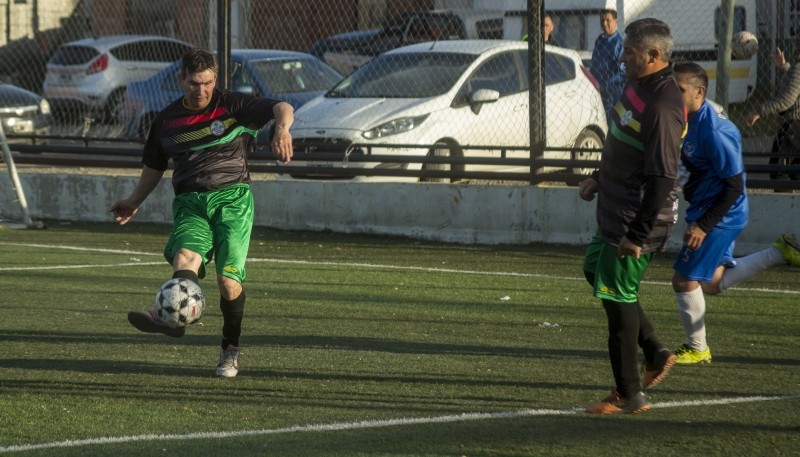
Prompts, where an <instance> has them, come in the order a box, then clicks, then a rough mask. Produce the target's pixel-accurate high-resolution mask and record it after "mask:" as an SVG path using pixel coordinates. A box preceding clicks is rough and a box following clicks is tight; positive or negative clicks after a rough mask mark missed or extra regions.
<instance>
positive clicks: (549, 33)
mask: <svg viewBox="0 0 800 457" xmlns="http://www.w3.org/2000/svg"><path fill="white" fill-rule="evenodd" d="M553 31H555V25H553V16H552V15H550V13H544V19H543V20H542V35H543V36H544V44H549V45H551V46H558V42H556V39H555V38H554V37H553ZM522 41H528V34H527V33H526V34H525V35H523V36H522Z"/></svg>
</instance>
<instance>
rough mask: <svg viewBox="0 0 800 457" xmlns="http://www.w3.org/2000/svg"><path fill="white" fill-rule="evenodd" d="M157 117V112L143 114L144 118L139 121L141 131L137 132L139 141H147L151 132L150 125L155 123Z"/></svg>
mask: <svg viewBox="0 0 800 457" xmlns="http://www.w3.org/2000/svg"><path fill="white" fill-rule="evenodd" d="M155 117H156V115H155V113H148V114H145V115H144V116H142V120H141V121H140V122H139V131H138V132H137V134H138V136H139V141H141V142H142V143H144V142H146V141H147V136H148V135H149V134H150V127H151V126H152V125H153V120H154V119H155Z"/></svg>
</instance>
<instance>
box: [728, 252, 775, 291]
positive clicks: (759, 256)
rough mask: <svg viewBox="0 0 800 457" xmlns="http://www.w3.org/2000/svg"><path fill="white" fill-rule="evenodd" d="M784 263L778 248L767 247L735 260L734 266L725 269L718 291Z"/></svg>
mask: <svg viewBox="0 0 800 457" xmlns="http://www.w3.org/2000/svg"><path fill="white" fill-rule="evenodd" d="M784 263H786V260H784V258H783V254H781V251H779V250H778V248H775V247H772V246H770V247H768V248H766V249H762V250H760V251H758V252H754V253H752V254H750V255H748V256H744V257H740V258H738V259H736V266H735V267H733V268H726V269H725V274H724V275H723V276H722V281H721V282H720V284H719V287H720V290H725V289H728V288H729V287H733V286H734V285H736V284H738V283H740V282H742V281H745V280H747V279H750V278H752V277H753V276H755V275H757V274H759V273H761V272H762V271H764V270H766V269H767V268H769V267H774V266H776V265H782V264H784Z"/></svg>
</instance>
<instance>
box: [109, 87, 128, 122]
mask: <svg viewBox="0 0 800 457" xmlns="http://www.w3.org/2000/svg"><path fill="white" fill-rule="evenodd" d="M124 94H125V88H124V87H123V88H120V89H117V90H115V91H114V92H112V93H111V95H109V96H108V101H107V102H106V109H105V113H104V114H105V119H104V120H105V121H106V122H107V123H109V124H112V123H115V122H119V120H120V119H121V118H122V116H121V114H122V108H123V106H124V105H125V95H124Z"/></svg>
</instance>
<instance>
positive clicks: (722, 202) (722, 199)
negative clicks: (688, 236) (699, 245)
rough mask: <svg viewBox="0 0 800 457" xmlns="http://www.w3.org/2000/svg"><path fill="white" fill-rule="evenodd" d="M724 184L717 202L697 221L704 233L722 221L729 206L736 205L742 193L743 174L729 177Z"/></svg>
mask: <svg viewBox="0 0 800 457" xmlns="http://www.w3.org/2000/svg"><path fill="white" fill-rule="evenodd" d="M724 183H725V189H723V191H722V192H721V193H720V194H719V196H718V197H717V200H716V201H715V202H714V204H713V205H711V208H709V209H708V211H706V213H705V214H703V217H701V218H700V219H698V220H697V226H698V227H700V228H701V229H702V230H703V231H704V232H706V233H708V232H710V231H711V229H712V228H714V226H715V225H717V223H719V221H721V220H722V218H723V217H724V216H725V214H726V213H727V212H728V210H729V209H731V206H733V204H734V203H736V199H737V198H739V196H740V195H742V192H743V191H744V174H743V173H739V174H738V175H736V176H731V177H730V178H727V179H725V181H724Z"/></svg>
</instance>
